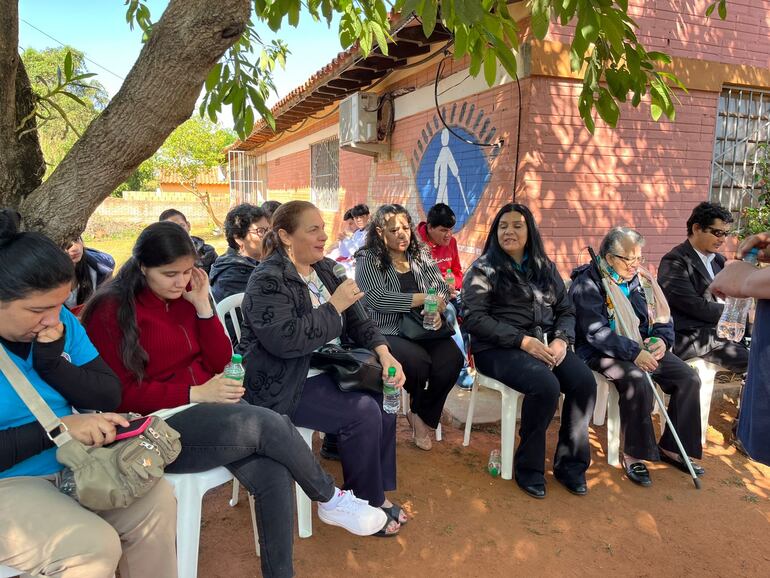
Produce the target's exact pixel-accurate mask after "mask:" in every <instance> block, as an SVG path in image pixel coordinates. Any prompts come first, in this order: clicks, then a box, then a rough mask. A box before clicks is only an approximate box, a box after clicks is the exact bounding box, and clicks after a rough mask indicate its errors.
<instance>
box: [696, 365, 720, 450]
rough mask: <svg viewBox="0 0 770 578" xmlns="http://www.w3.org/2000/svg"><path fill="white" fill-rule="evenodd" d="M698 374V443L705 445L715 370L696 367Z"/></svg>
mask: <svg viewBox="0 0 770 578" xmlns="http://www.w3.org/2000/svg"><path fill="white" fill-rule="evenodd" d="M697 369H698V375H699V376H700V427H701V430H700V443H701V445H702V446H705V445H706V432H708V429H709V413H710V412H711V395H712V393H713V391H714V378H715V377H716V374H717V372H716V371H714V370H713V369H711V368H703V367H698V368H697Z"/></svg>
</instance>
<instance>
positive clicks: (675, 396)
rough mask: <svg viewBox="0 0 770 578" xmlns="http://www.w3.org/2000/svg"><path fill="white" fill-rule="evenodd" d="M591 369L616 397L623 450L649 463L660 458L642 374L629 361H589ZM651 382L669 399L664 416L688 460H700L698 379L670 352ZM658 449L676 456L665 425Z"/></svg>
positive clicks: (650, 399) (651, 400) (650, 400)
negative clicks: (601, 376)
mask: <svg viewBox="0 0 770 578" xmlns="http://www.w3.org/2000/svg"><path fill="white" fill-rule="evenodd" d="M589 365H590V366H591V368H592V369H594V370H596V371H598V372H600V373H603V374H604V375H605V376H606V377H607V379H610V380H612V382H613V383H614V384H615V387H616V388H617V389H618V393H619V394H620V428H621V431H622V433H623V451H624V452H625V453H626V454H628V455H630V456H633V457H635V458H639V459H642V460H649V461H657V460H659V459H660V452H659V451H658V445H656V443H655V429H654V428H653V425H652V416H651V415H650V414H651V413H652V409H653V406H654V403H655V396H654V395H653V393H652V390H651V388H650V385H649V382H648V381H647V378H646V377H645V375H644V371H642V370H641V369H639V368H638V367H637V366H636V365H635V364H634V362H633V361H620V360H617V359H613V358H611V357H603V358H599V359H594V360H591V362H589ZM652 379H653V380H654V381H655V383H657V384H658V385H660V387H661V389H662V390H663V391H664V392H666V393H667V394H669V395H670V396H671V400H670V401H669V404H668V415H669V417H670V418H671V422H672V423H673V424H674V427H675V428H676V431H677V433H678V434H679V438H680V439H681V440H682V445H683V446H684V449H685V451H686V452H687V454H688V455H689V456H690V457H693V458H700V457H701V455H702V448H701V444H700V438H701V427H700V378H699V377H698V373H697V372H696V371H695V370H694V369H692V368H691V367H690V366H689V365H687V364H686V363H685V362H684V361H682V360H681V359H679V358H678V357H677V356H676V355H674V354H673V353H671V352H670V351H667V352H666V355H665V356H663V358H662V359H660V360H659V361H658V369H656V370H655V371H654V372H653V373H652ZM660 447H661V448H663V449H665V450H668V451H671V452H676V453H679V449H678V448H677V447H676V442H675V441H674V436H673V435H671V430H670V429H669V427H668V424H666V427H665V429H664V430H663V435H662V436H661V438H660Z"/></svg>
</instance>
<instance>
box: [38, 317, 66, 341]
mask: <svg viewBox="0 0 770 578" xmlns="http://www.w3.org/2000/svg"><path fill="white" fill-rule="evenodd" d="M62 335H64V323H62V322H59V324H58V325H54V326H53V327H46V328H45V329H43V330H42V331H41V332H40V333H38V334H37V336H36V339H37V342H38V343H53V342H54V341H59V339H61V338H62Z"/></svg>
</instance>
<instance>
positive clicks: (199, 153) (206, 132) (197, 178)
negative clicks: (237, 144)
mask: <svg viewBox="0 0 770 578" xmlns="http://www.w3.org/2000/svg"><path fill="white" fill-rule="evenodd" d="M234 141H235V134H233V132H232V131H229V130H226V129H223V128H220V127H219V126H217V125H216V124H214V123H213V122H211V121H210V120H208V119H205V118H200V117H197V116H196V117H193V118H191V119H190V120H188V121H187V122H185V123H184V124H182V125H180V126H179V128H177V129H176V130H175V131H174V132H172V133H171V135H170V136H169V137H168V138H167V139H166V142H164V143H163V146H161V147H160V149H158V152H157V153H156V154H155V156H154V157H153V165H154V166H155V168H156V169H157V170H159V171H161V172H164V173H166V175H167V177H166V179H164V180H166V181H178V182H179V183H180V184H181V185H182V186H183V187H184V188H185V189H186V190H188V191H189V192H191V193H192V194H193V195H195V197H196V198H197V199H198V200H199V201H200V202H201V203H202V204H203V206H204V207H205V208H206V211H207V212H208V214H209V217H210V218H211V220H212V221H214V223H215V224H216V226H217V227H219V228H221V227H222V222H221V221H220V219H219V218H218V217H217V215H216V214H215V213H214V209H213V207H212V206H211V197H210V196H209V192H208V191H207V189H206V186H205V184H202V180H203V178H204V177H206V176H211V175H212V174H213V173H214V172H215V171H217V170H218V169H220V167H223V166H224V165H225V164H226V161H227V159H226V158H225V156H224V152H223V151H224V150H225V148H226V147H228V146H229V145H231V144H233V142H234Z"/></svg>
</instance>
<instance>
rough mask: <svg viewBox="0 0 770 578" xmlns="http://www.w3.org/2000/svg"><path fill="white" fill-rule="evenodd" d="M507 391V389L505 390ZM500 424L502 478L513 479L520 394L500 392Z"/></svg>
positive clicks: (510, 391)
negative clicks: (501, 400) (501, 402)
mask: <svg viewBox="0 0 770 578" xmlns="http://www.w3.org/2000/svg"><path fill="white" fill-rule="evenodd" d="M506 389H507V388H506ZM501 393H502V396H503V404H502V423H501V424H500V437H501V438H502V446H503V447H502V449H501V451H500V454H501V456H500V457H501V462H502V468H503V471H502V478H503V479H504V480H510V479H511V478H513V449H514V444H515V441H516V414H517V413H518V412H517V410H518V405H519V397H520V394H519V393H518V392H515V391H513V390H509V391H505V390H504V391H502V392H501Z"/></svg>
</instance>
